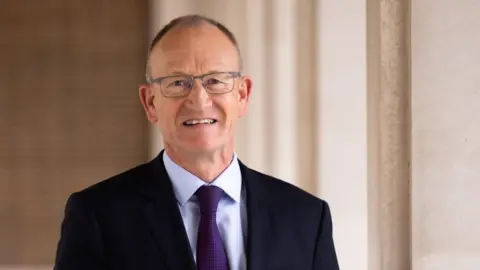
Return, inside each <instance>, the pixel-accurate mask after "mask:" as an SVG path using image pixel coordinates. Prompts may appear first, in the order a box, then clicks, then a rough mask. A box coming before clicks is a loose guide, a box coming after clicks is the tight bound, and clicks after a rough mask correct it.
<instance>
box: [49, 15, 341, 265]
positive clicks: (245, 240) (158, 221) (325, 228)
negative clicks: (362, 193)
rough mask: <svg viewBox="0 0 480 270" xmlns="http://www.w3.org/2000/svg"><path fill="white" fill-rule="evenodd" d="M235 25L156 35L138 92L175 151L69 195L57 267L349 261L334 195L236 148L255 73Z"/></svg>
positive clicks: (187, 20) (172, 26)
mask: <svg viewBox="0 0 480 270" xmlns="http://www.w3.org/2000/svg"><path fill="white" fill-rule="evenodd" d="M241 66H242V62H241V57H240V51H239V49H238V46H237V42H236V40H235V37H234V36H233V34H232V33H231V32H230V31H229V30H228V29H227V28H225V27H224V26H223V25H221V24H219V23H218V22H216V21H213V20H211V19H209V18H206V17H202V16H196V15H192V16H184V17H180V18H177V19H175V20H173V21H172V22H170V23H169V24H168V25H167V26H165V27H164V28H163V29H162V30H161V31H160V32H159V33H158V34H157V36H156V37H155V38H154V40H153V41H152V44H151V47H150V54H149V59H148V66H147V84H145V85H142V86H141V87H140V89H139V93H140V100H141V102H142V104H143V107H144V109H145V113H146V115H147V118H148V120H149V121H150V122H151V123H153V124H154V125H155V126H156V127H158V128H159V130H160V131H161V133H162V135H163V140H164V145H165V149H164V151H162V152H161V153H160V154H159V155H158V157H157V158H155V159H154V160H152V161H151V162H149V163H146V164H142V165H140V166H138V167H136V168H133V169H131V170H129V171H127V172H124V173H122V174H120V175H117V176H114V177H112V178H110V179H108V180H106V181H103V182H100V183H98V184H96V185H94V186H92V187H89V188H87V189H86V190H83V191H81V192H77V193H74V194H72V195H71V197H70V198H69V199H68V202H67V206H66V210H65V218H64V221H63V223H62V229H61V237H60V241H59V244H58V250H57V256H56V265H55V269H57V270H64V269H65V270H66V269H69V270H70V269H82V270H83V269H88V270H95V269H142V270H147V269H152V270H153V269H155V270H161V269H170V270H183V269H192V270H193V269H199V270H213V269H216V270H220V269H222V270H223V269H230V270H244V269H248V270H268V269H291V270H302V269H315V270H333V269H338V268H339V266H338V263H337V257H336V252H335V248H334V243H333V239H332V221H331V215H330V211H329V207H328V205H327V203H326V202H324V201H322V200H320V199H318V198H316V197H314V196H312V195H310V194H308V193H306V192H304V191H302V190H300V189H299V188H296V187H295V186H293V185H290V184H288V183H286V182H283V181H281V180H278V179H274V178H273V177H270V176H267V175H264V174H262V173H260V172H256V171H254V170H252V169H249V168H248V167H247V166H246V165H244V164H243V163H242V162H241V161H240V160H238V158H237V156H236V154H235V153H234V133H235V130H236V127H237V121H238V120H239V118H241V117H242V116H244V115H245V114H246V113H247V107H248V102H249V97H250V93H251V89H252V81H251V79H250V78H249V77H248V76H245V75H243V74H241Z"/></svg>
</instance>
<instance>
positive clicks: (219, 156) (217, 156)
mask: <svg viewBox="0 0 480 270" xmlns="http://www.w3.org/2000/svg"><path fill="white" fill-rule="evenodd" d="M165 152H166V153H167V155H168V156H169V157H170V159H172V160H173V161H174V162H175V163H177V164H178V165H179V166H180V167H182V168H184V169H185V170H187V171H189V172H190V173H191V174H193V175H195V176H196V177H198V178H200V179H201V180H203V181H204V182H206V183H210V182H212V181H213V180H215V178H217V177H218V176H219V175H220V174H221V173H222V172H223V171H224V170H225V169H226V168H227V167H228V165H230V163H231V162H232V158H233V147H224V148H222V149H218V150H216V151H212V152H208V153H206V152H202V153H198V152H190V151H183V150H181V149H174V148H172V147H171V146H170V145H168V144H165Z"/></svg>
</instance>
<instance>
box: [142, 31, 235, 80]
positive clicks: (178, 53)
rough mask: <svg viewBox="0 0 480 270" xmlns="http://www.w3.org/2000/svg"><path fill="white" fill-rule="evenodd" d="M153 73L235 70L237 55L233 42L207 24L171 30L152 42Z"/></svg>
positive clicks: (151, 59)
mask: <svg viewBox="0 0 480 270" xmlns="http://www.w3.org/2000/svg"><path fill="white" fill-rule="evenodd" d="M150 64H151V69H152V74H153V75H155V74H158V75H164V74H166V73H171V72H183V73H188V74H195V73H197V74H200V73H206V72H210V71H235V70H237V69H238V67H239V57H238V52H237V49H236V48H235V45H234V44H233V43H232V42H231V41H230V39H229V38H228V37H227V36H226V35H225V34H224V33H223V32H222V31H220V30H219V29H218V28H216V27H215V26H212V25H209V24H202V25H199V26H194V27H182V28H180V27H178V28H174V29H171V30H170V32H168V33H167V34H166V35H165V36H164V37H163V38H162V39H161V40H160V42H159V43H158V44H157V45H155V47H154V48H153V50H152V53H151V56H150Z"/></svg>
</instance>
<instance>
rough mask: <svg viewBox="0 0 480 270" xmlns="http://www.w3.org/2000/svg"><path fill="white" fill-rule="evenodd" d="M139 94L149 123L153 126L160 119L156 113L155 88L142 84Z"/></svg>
mask: <svg viewBox="0 0 480 270" xmlns="http://www.w3.org/2000/svg"><path fill="white" fill-rule="evenodd" d="M138 93H139V95H140V101H141V102H142V105H143V109H144V110H145V114H146V115H147V119H148V121H150V122H151V123H152V124H154V123H156V122H157V120H158V118H157V112H156V111H155V103H154V101H155V92H154V89H153V87H151V86H150V85H148V84H142V85H141V86H140V88H139V89H138Z"/></svg>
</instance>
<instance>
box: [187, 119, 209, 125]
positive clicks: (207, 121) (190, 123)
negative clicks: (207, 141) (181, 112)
mask: <svg viewBox="0 0 480 270" xmlns="http://www.w3.org/2000/svg"><path fill="white" fill-rule="evenodd" d="M213 122H215V120H213V119H199V120H187V121H185V124H187V125H196V124H212V123H213Z"/></svg>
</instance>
